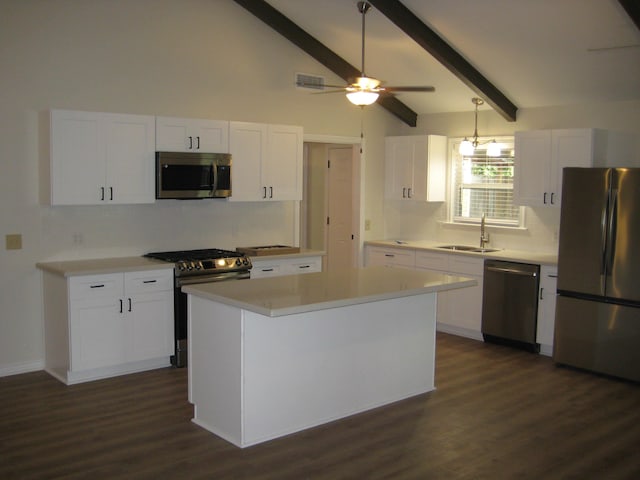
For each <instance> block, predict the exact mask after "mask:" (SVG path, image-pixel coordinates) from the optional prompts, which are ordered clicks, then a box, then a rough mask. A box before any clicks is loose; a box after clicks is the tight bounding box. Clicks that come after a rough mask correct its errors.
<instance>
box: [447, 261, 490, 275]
mask: <svg viewBox="0 0 640 480" xmlns="http://www.w3.org/2000/svg"><path fill="white" fill-rule="evenodd" d="M483 268H484V259H482V258H471V257H465V256H463V255H451V256H450V257H449V272H450V273H459V274H463V275H464V274H466V275H478V276H480V277H481V278H482V275H483Z"/></svg>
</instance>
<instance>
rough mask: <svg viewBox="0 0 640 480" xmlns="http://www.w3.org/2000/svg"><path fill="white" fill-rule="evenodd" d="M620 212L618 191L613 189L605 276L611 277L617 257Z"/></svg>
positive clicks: (608, 222) (610, 201)
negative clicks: (618, 215) (617, 231)
mask: <svg viewBox="0 0 640 480" xmlns="http://www.w3.org/2000/svg"><path fill="white" fill-rule="evenodd" d="M617 210H618V189H617V188H612V189H611V197H610V200H609V218H608V221H607V254H606V264H605V270H606V271H605V275H606V276H610V275H611V270H612V269H613V258H614V257H615V255H616V228H617V223H618V222H617V213H618V212H617Z"/></svg>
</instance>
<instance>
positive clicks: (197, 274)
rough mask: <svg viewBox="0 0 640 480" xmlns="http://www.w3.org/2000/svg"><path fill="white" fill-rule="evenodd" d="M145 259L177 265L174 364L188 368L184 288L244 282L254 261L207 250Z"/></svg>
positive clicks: (160, 255)
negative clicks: (213, 283) (231, 281)
mask: <svg viewBox="0 0 640 480" xmlns="http://www.w3.org/2000/svg"><path fill="white" fill-rule="evenodd" d="M145 257H149V258H155V259H157V260H163V261H165V262H171V263H174V264H175V268H174V332H175V355H173V356H172V357H171V363H172V364H173V365H175V366H176V367H186V366H187V348H188V347H187V295H186V294H185V293H183V292H182V289H181V287H182V286H183V285H193V284H196V283H209V282H221V281H226V280H242V279H247V278H249V276H250V271H251V260H250V259H249V258H248V257H247V256H245V255H243V254H242V253H239V252H233V251H231V250H220V249H217V248H207V249H200V250H179V251H175V252H152V253H147V254H145Z"/></svg>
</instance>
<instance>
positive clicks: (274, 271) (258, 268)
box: [251, 262, 284, 278]
mask: <svg viewBox="0 0 640 480" xmlns="http://www.w3.org/2000/svg"><path fill="white" fill-rule="evenodd" d="M278 275H284V273H283V272H282V266H281V265H279V264H277V263H273V264H262V265H256V264H255V262H254V265H253V268H252V269H251V278H264V277H276V276H278Z"/></svg>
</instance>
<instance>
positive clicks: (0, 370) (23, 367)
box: [0, 360, 44, 377]
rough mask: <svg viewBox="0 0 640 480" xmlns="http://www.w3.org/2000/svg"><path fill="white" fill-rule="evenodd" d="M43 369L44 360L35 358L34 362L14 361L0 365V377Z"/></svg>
mask: <svg viewBox="0 0 640 480" xmlns="http://www.w3.org/2000/svg"><path fill="white" fill-rule="evenodd" d="M38 370H44V360H36V361H34V362H25V363H14V364H12V365H2V366H0V377H8V376H10V375H19V374H21V373H29V372H37V371H38Z"/></svg>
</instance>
